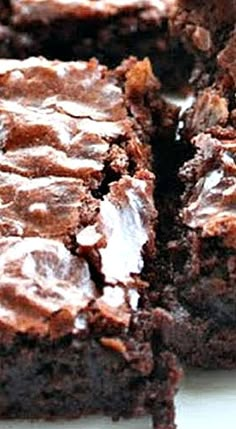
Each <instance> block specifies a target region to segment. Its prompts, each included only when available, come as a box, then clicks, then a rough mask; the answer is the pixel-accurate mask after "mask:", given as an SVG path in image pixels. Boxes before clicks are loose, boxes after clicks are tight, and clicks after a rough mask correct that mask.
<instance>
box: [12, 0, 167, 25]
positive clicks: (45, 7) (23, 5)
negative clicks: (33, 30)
mask: <svg viewBox="0 0 236 429" xmlns="http://www.w3.org/2000/svg"><path fill="white" fill-rule="evenodd" d="M173 1H174V0H71V1H68V0H11V4H12V9H13V20H14V22H15V23H17V24H22V23H26V22H32V21H42V22H45V23H47V22H49V21H51V20H52V19H55V18H65V17H68V18H69V17H70V18H80V19H87V18H93V17H98V18H103V17H104V18H105V17H109V16H114V15H116V14H118V13H121V12H132V11H133V10H135V11H137V10H140V11H142V10H144V11H145V10H149V9H151V10H152V11H153V14H154V15H153V17H154V18H155V19H158V18H160V17H162V16H166V15H167V13H168V10H169V8H170V7H171V5H172V3H173Z"/></svg>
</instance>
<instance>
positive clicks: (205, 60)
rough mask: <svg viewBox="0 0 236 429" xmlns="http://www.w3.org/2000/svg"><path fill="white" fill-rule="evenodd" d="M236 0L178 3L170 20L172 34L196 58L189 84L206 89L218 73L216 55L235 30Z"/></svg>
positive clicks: (182, 1)
mask: <svg viewBox="0 0 236 429" xmlns="http://www.w3.org/2000/svg"><path fill="white" fill-rule="evenodd" d="M235 16H236V1H235V0H221V1H218V0H209V1H207V2H205V1H203V0H177V5H176V9H175V11H174V12H173V13H172V16H171V19H170V28H171V34H172V36H173V37H177V38H178V37H179V38H180V39H181V41H182V43H183V45H184V46H185V48H186V50H187V51H188V52H190V53H191V54H193V56H194V57H195V65H194V70H193V74H192V83H194V84H195V85H198V86H201V87H205V86H207V85H209V84H212V83H213V81H214V79H215V75H216V74H217V73H218V66H217V55H218V54H219V52H220V51H221V50H222V49H223V48H225V46H226V45H227V43H228V40H229V38H230V35H231V33H232V31H233V30H234V27H235V21H236V20H235Z"/></svg>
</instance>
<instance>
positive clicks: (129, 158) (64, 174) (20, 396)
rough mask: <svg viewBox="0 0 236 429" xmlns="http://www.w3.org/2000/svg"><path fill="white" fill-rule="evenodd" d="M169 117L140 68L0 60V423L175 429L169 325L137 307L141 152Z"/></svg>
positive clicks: (148, 168)
mask: <svg viewBox="0 0 236 429" xmlns="http://www.w3.org/2000/svg"><path fill="white" fill-rule="evenodd" d="M166 112H167V113H168V121H167V120H166ZM177 113H178V112H177V110H176V109H175V108H174V107H172V106H170V105H168V104H167V103H166V102H165V101H163V100H162V99H161V98H160V96H159V82H158V81H157V79H156V78H154V76H153V74H152V70H151V66H150V63H149V61H148V60H144V61H137V60H136V59H134V58H131V59H129V60H128V61H125V62H123V63H122V65H121V66H119V67H117V68H116V69H115V70H113V71H110V70H108V69H107V68H106V67H105V66H102V65H100V64H99V63H98V62H97V61H95V60H91V61H90V62H87V63H86V62H67V63H63V62H59V61H48V60H46V59H44V58H29V59H27V60H25V61H17V60H0V123H1V131H0V139H1V154H0V183H1V185H0V195H1V207H0V211H1V220H0V248H1V255H0V266H1V280H0V297H1V298H0V302H1V305H0V367H1V373H0V384H1V390H0V417H1V418H43V419H51V418H77V417H80V416H83V415H88V414H92V413H93V414H94V413H103V414H105V415H108V416H111V417H112V418H113V419H114V420H117V419H119V418H120V417H133V416H139V415H144V414H145V415H146V414H149V415H151V416H152V418H153V427H154V428H156V429H173V428H175V424H174V405H173V397H174V394H175V392H176V389H177V384H178V380H179V378H180V376H181V370H180V368H179V366H178V364H177V361H176V358H175V356H174V354H172V353H171V352H169V351H168V349H167V348H166V346H165V345H164V342H163V338H162V337H163V329H164V327H165V328H166V329H167V326H168V325H169V324H170V323H171V316H170V315H169V314H168V313H167V311H166V310H164V309H163V308H162V307H160V306H156V307H155V308H153V309H152V308H150V306H148V305H146V304H145V303H146V301H147V300H146V298H145V297H146V295H147V290H148V289H149V284H150V282H151V279H152V278H153V276H155V269H157V267H156V268H155V266H154V263H153V261H154V260H155V257H156V253H157V249H156V240H155V236H156V225H157V209H156V208H155V205H154V197H153V191H154V180H155V175H154V173H153V172H152V169H153V167H152V151H151V145H150V143H151V142H152V141H155V142H156V151H157V152H158V147H159V145H161V144H162V142H161V141H159V140H158V139H157V136H158V135H161V134H160V133H159V128H160V127H161V128H162V130H163V132H162V135H163V138H164V135H165V138H167V136H168V134H169V133H170V134H171V133H173V132H174V129H175V123H176V118H177ZM168 130H169V131H168Z"/></svg>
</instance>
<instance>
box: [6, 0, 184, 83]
mask: <svg viewBox="0 0 236 429" xmlns="http://www.w3.org/2000/svg"><path fill="white" fill-rule="evenodd" d="M8 4H10V9H9V8H8V9H7V10H8V14H7V19H5V21H4V29H3V30H4V31H5V35H4V37H2V38H1V33H0V56H2V57H6V56H7V57H12V58H21V59H23V58H27V56H29V55H34V56H38V55H43V56H45V57H47V58H49V59H61V60H66V61H68V60H78V59H79V60H88V59H90V58H91V57H96V58H97V59H98V60H100V61H101V62H102V63H103V64H106V65H108V66H109V67H114V66H117V65H118V64H119V63H120V62H121V60H123V59H124V58H127V57H128V56H129V55H135V56H137V57H139V58H144V57H146V56H148V57H149V58H151V60H152V63H153V65H154V68H155V71H156V72H157V73H158V76H159V77H160V79H161V80H163V82H164V83H165V84H166V85H167V86H168V87H175V88H176V87H177V86H179V85H180V83H181V84H185V82H186V79H187V76H188V73H189V70H190V67H191V64H190V56H189V55H187V54H186V55H185V54H184V49H183V47H182V46H181V43H180V42H179V40H178V39H177V38H174V37H173V38H172V37H170V35H169V29H168V17H169V15H170V13H171V11H172V9H173V4H174V0H158V1H155V0H122V1H119V0H106V1H103V0H96V1H94V0H84V1H78V0H77V1H62V0H49V1H48V0H47V1H45V0H40V1H35V0H11V1H8ZM5 15H6V14H5ZM6 27H7V28H6ZM3 30H2V31H3ZM6 51H7V53H6ZM178 57H181V58H182V63H181V64H182V65H180V64H179V67H176V62H177V58H178Z"/></svg>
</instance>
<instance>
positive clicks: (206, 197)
mask: <svg viewBox="0 0 236 429" xmlns="http://www.w3.org/2000/svg"><path fill="white" fill-rule="evenodd" d="M231 137H232V138H229V136H227V133H226V135H225V138H224V137H223V136H222V138H221V139H217V138H213V137H212V136H211V135H210V134H199V135H198V136H197V137H196V138H195V139H194V144H195V145H196V147H197V149H198V154H197V155H196V158H195V160H193V161H190V162H189V163H186V165H185V166H184V168H183V171H182V176H183V178H184V177H186V175H188V176H189V175H191V174H194V176H195V177H196V179H197V180H196V184H195V185H194V187H193V188H191V190H190V192H189V193H188V195H189V196H188V197H187V198H186V201H185V204H186V207H185V208H184V210H183V213H182V216H183V220H184V222H185V224H186V225H188V226H189V227H191V228H200V229H201V230H202V234H203V235H204V236H222V237H223V238H224V240H225V243H226V245H228V246H230V247H235V248H236V136H235V133H234V135H233V136H231Z"/></svg>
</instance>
